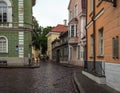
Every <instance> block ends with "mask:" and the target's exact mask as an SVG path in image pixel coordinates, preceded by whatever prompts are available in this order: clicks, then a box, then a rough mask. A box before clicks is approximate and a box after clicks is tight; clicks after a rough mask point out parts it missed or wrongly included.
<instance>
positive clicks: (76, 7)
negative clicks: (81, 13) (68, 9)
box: [74, 4, 78, 17]
mask: <svg viewBox="0 0 120 93" xmlns="http://www.w3.org/2000/svg"><path fill="white" fill-rule="evenodd" d="M77 15H78V5H77V4H76V5H75V7H74V17H76V16H77Z"/></svg>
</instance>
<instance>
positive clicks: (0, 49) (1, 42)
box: [0, 37, 8, 53]
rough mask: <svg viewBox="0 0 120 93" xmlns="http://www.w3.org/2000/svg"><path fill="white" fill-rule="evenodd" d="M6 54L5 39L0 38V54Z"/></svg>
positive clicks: (6, 45)
mask: <svg viewBox="0 0 120 93" xmlns="http://www.w3.org/2000/svg"><path fill="white" fill-rule="evenodd" d="M7 52H8V41H7V38H5V37H0V53H7Z"/></svg>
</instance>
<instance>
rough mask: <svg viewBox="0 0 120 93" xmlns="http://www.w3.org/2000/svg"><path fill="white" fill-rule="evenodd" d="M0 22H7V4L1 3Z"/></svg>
mask: <svg viewBox="0 0 120 93" xmlns="http://www.w3.org/2000/svg"><path fill="white" fill-rule="evenodd" d="M0 22H7V4H6V3H5V2H4V1H0Z"/></svg>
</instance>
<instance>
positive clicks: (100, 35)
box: [98, 28, 104, 56]
mask: <svg viewBox="0 0 120 93" xmlns="http://www.w3.org/2000/svg"><path fill="white" fill-rule="evenodd" d="M98 40H99V41H98V42H99V44H98V45H99V46H98V47H99V56H103V48H104V41H103V28H101V29H100V30H99V39H98Z"/></svg>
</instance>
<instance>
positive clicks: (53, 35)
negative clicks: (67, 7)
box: [46, 24, 67, 60]
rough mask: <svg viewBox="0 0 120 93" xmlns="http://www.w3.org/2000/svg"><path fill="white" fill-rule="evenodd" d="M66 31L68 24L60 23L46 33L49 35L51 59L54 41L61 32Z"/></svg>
mask: <svg viewBox="0 0 120 93" xmlns="http://www.w3.org/2000/svg"><path fill="white" fill-rule="evenodd" d="M65 31H67V26H66V25H60V24H58V25H57V26H56V27H54V28H53V29H52V30H51V31H50V32H49V33H48V34H47V35H46V36H47V55H48V56H49V59H50V60H52V42H53V41H54V40H55V39H56V38H59V36H60V33H62V32H65Z"/></svg>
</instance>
